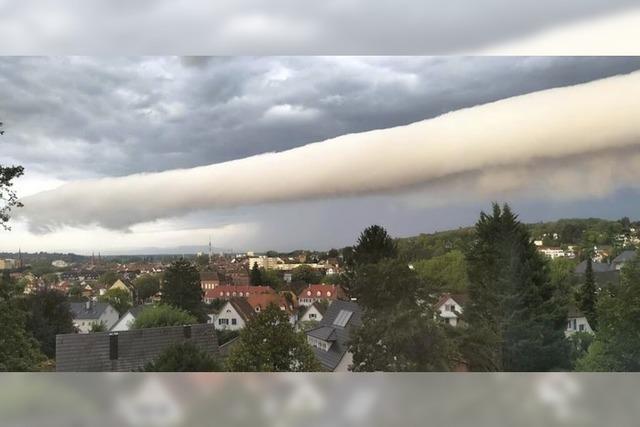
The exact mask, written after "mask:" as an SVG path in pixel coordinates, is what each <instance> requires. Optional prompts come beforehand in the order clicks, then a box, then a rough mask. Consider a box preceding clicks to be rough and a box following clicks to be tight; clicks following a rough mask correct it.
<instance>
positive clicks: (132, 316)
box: [110, 305, 147, 332]
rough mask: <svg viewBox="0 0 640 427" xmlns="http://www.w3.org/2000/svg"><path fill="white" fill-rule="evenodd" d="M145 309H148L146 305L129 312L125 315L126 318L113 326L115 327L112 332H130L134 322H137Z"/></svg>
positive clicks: (123, 317)
mask: <svg viewBox="0 0 640 427" xmlns="http://www.w3.org/2000/svg"><path fill="white" fill-rule="evenodd" d="M145 308H147V306H145V305H138V306H136V307H133V308H131V309H130V310H129V311H127V312H126V313H125V314H124V316H122V317H121V318H120V320H118V321H117V322H116V324H115V325H113V327H112V328H111V329H110V330H111V331H113V332H119V331H128V330H130V329H131V326H133V322H135V321H136V319H137V318H138V315H139V314H140V313H141V312H142V310H144V309H145Z"/></svg>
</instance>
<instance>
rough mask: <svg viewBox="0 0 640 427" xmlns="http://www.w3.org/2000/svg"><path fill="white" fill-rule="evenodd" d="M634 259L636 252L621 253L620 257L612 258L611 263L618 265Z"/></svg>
mask: <svg viewBox="0 0 640 427" xmlns="http://www.w3.org/2000/svg"><path fill="white" fill-rule="evenodd" d="M635 257H636V251H622V253H620V255H618V256H617V257H615V258H614V260H613V263H614V264H619V263H622V262H627V261H631V260H632V259H634V258H635Z"/></svg>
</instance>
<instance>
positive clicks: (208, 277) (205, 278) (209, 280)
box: [200, 271, 220, 291]
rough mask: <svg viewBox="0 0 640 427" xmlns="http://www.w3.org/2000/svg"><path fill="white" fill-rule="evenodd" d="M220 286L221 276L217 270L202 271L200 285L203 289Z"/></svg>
mask: <svg viewBox="0 0 640 427" xmlns="http://www.w3.org/2000/svg"><path fill="white" fill-rule="evenodd" d="M218 286H220V278H219V277H218V273H216V272H215V271H201V272H200V287H201V288H202V290H203V291H207V290H212V289H215V288H217V287H218Z"/></svg>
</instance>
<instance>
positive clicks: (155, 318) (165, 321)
mask: <svg viewBox="0 0 640 427" xmlns="http://www.w3.org/2000/svg"><path fill="white" fill-rule="evenodd" d="M194 323H198V319H196V317H195V316H193V315H191V314H190V313H189V312H187V311H185V310H181V309H179V308H175V307H171V306H170V305H166V304H158V305H155V306H149V307H147V308H145V309H144V310H142V311H141V312H140V313H139V314H138V317H136V320H135V321H134V322H133V325H132V326H131V328H132V329H144V328H159V327H162V326H180V325H192V324H194Z"/></svg>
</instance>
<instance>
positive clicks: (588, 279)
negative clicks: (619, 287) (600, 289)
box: [578, 257, 597, 330]
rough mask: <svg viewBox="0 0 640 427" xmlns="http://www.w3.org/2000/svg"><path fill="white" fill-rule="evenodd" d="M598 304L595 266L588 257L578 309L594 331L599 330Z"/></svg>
mask: <svg viewBox="0 0 640 427" xmlns="http://www.w3.org/2000/svg"><path fill="white" fill-rule="evenodd" d="M596 303H597V295H596V281H595V277H594V274H593V265H592V264H591V257H587V268H586V270H585V274H584V283H583V285H582V287H581V289H580V292H579V294H578V308H580V311H582V313H583V314H584V315H585V317H586V318H587V321H588V322H589V325H590V326H591V329H593V330H596V329H597V313H596Z"/></svg>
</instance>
